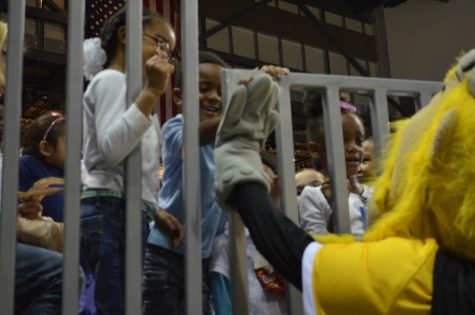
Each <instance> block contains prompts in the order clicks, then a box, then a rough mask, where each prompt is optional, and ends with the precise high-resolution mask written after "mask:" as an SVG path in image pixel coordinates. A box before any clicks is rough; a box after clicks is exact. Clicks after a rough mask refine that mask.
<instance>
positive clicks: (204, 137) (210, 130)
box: [199, 116, 221, 146]
mask: <svg viewBox="0 0 475 315" xmlns="http://www.w3.org/2000/svg"><path fill="white" fill-rule="evenodd" d="M220 122H221V116H220V117H216V118H212V119H207V120H205V121H202V122H201V123H200V127H199V128H200V129H199V132H200V146H203V145H207V144H209V143H212V142H214V140H215V138H216V131H217V130H218V127H219V123H220Z"/></svg>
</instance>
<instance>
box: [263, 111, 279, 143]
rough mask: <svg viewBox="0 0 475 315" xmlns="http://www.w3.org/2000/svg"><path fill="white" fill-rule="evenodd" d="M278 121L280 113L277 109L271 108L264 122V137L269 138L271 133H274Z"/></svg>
mask: <svg viewBox="0 0 475 315" xmlns="http://www.w3.org/2000/svg"><path fill="white" fill-rule="evenodd" d="M278 123H279V113H277V112H276V111H275V110H271V111H270V112H269V114H268V115H267V119H266V121H265V122H264V139H267V138H268V137H269V135H270V134H271V133H272V131H273V130H274V129H275V126H277V124H278ZM264 141H265V140H264Z"/></svg>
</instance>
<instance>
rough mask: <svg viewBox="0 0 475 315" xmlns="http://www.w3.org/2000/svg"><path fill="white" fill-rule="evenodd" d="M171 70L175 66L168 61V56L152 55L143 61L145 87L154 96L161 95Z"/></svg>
mask: <svg viewBox="0 0 475 315" xmlns="http://www.w3.org/2000/svg"><path fill="white" fill-rule="evenodd" d="M173 71H175V67H174V66H173V65H172V64H170V63H169V62H168V58H164V57H161V56H159V55H154V56H153V57H152V58H150V59H149V60H147V62H146V63H145V84H144V87H145V89H148V90H149V91H151V92H153V93H154V94H155V95H156V96H160V95H162V94H163V93H164V92H165V89H166V88H167V85H168V81H169V80H170V76H171V75H172V73H173Z"/></svg>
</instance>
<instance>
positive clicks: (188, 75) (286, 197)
mask: <svg viewBox="0 0 475 315" xmlns="http://www.w3.org/2000/svg"><path fill="white" fill-rule="evenodd" d="M84 3H85V2H84V1H70V2H69V22H68V23H69V24H68V28H69V29H68V58H67V76H66V77H67V90H66V119H67V122H68V123H67V129H66V141H67V145H66V162H65V163H66V164H65V180H66V187H65V246H64V247H65V250H64V273H63V279H64V285H63V314H75V313H76V312H77V309H78V296H79V291H78V290H79V289H78V288H79V285H78V265H79V232H80V230H79V203H80V176H79V174H80V173H79V172H80V166H79V165H80V164H79V160H80V149H81V148H80V145H81V137H82V133H81V127H82V119H81V117H82V90H83V83H82V82H83V81H82V80H83V79H82V55H81V54H82V49H81V47H82V41H83V36H84V12H85V7H84V6H85V4H84ZM181 8H182V12H181V14H182V17H181V21H182V26H181V30H182V34H181V47H182V49H183V54H182V56H183V67H182V68H183V71H184V75H183V78H184V82H183V83H184V84H183V86H184V91H185V93H184V104H185V107H184V111H183V114H184V119H185V121H186V124H185V127H184V151H185V155H184V156H185V157H184V185H185V186H184V188H185V194H184V198H185V200H184V205H185V209H186V213H185V235H186V244H185V277H186V290H185V295H186V310H187V314H196V310H200V309H202V299H201V281H202V277H201V250H200V249H201V225H200V222H201V218H200V211H199V210H200V209H199V206H197V205H200V187H199V185H197V183H198V182H199V178H200V167H199V159H196V157H197V156H199V144H198V129H199V121H198V117H199V112H198V110H199V109H198V106H196V104H198V3H197V1H194V0H182V1H181ZM141 12H142V0H129V1H127V56H133V57H131V58H127V87H128V88H127V103H128V104H131V103H132V100H133V99H134V98H135V96H136V95H137V92H138V91H139V89H140V87H141V78H142V60H141V56H142V54H141V45H142V42H141V38H142V37H141V36H134V35H136V34H141V32H142V23H141V19H142V14H141ZM8 13H9V14H8V23H9V34H8V54H7V64H8V67H7V76H6V77H7V89H6V104H5V105H6V111H5V128H4V136H3V139H4V160H3V177H2V181H3V183H8V184H4V185H2V196H3V198H2V205H1V209H3V210H2V211H1V212H0V214H1V217H0V220H1V221H0V255H1V256H0V296H1V299H0V309H1V310H2V314H13V308H14V303H13V301H14V279H15V278H14V276H15V241H16V224H15V221H16V206H17V199H16V194H17V189H18V152H19V139H20V128H19V126H20V114H21V106H19V104H21V95H22V67H23V62H22V58H19V57H18V56H21V55H22V54H23V37H24V21H25V0H15V1H9V7H8ZM251 73H252V72H250V71H247V70H225V71H223V78H222V82H223V86H222V89H223V102H226V100H228V99H229V96H230V94H231V93H232V89H233V88H234V87H235V86H236V84H238V82H239V79H240V78H243V77H247V76H249V75H250V74H251ZM280 86H281V88H282V89H281V94H280V98H279V104H278V111H279V113H280V118H281V122H280V124H279V126H278V128H277V132H276V136H277V149H278V165H279V175H280V178H281V180H280V183H281V192H282V208H283V209H284V211H285V212H286V213H287V215H288V216H289V217H290V218H291V219H292V220H294V222H297V217H298V216H297V204H296V196H295V180H294V167H293V165H294V164H293V134H292V129H293V128H292V117H291V107H290V106H291V104H290V88H291V87H292V86H306V87H314V88H317V89H321V90H322V92H323V93H324V96H325V97H324V123H325V129H326V130H327V132H326V133H325V135H326V136H325V137H326V138H325V140H326V143H327V148H328V161H329V173H330V177H331V183H332V191H334V192H335V193H334V194H332V196H333V209H337V211H335V214H336V215H335V218H336V227H337V231H338V232H349V231H350V228H349V227H350V224H349V217H348V203H347V199H346V195H345V189H346V188H345V187H346V183H345V178H346V174H345V168H344V153H343V140H342V129H341V122H340V121H341V115H340V111H339V110H338V108H339V106H338V99H339V97H338V94H339V90H340V89H345V90H352V91H357V92H358V93H364V94H367V95H368V96H369V97H370V98H371V100H372V102H371V104H370V106H371V121H372V128H373V133H374V138H375V143H376V147H377V150H378V151H380V150H381V147H382V145H383V143H384V141H385V138H386V135H387V133H388V128H387V125H388V113H387V96H388V95H392V94H398V95H401V94H409V95H412V96H415V97H416V99H417V100H418V104H426V103H427V102H428V101H429V99H430V98H431V96H432V95H433V94H434V93H435V92H437V91H438V90H439V89H440V87H441V84H439V83H433V82H421V81H402V80H390V79H375V78H360V77H344V76H326V75H316V74H301V73H292V74H290V75H288V76H287V77H285V78H284V79H282V80H281V81H280ZM419 107H420V106H419ZM140 173H141V172H140V152H139V150H135V151H134V152H133V153H132V154H131V155H129V158H128V161H127V176H126V178H127V181H126V195H127V203H126V207H127V209H129V208H130V207H133V206H134V205H136V204H137V203H139V202H140V199H141V197H140V196H141V192H140V187H141V184H140V183H141V179H140ZM140 220H141V219H140V213H138V212H137V213H135V212H134V211H129V210H127V217H126V221H127V222H126V231H127V235H126V313H127V314H129V315H132V314H133V315H135V314H139V313H140V309H141V279H142V277H141V272H142V261H141V248H140V246H137V244H141V235H142V233H141V224H140ZM231 231H232V235H233V237H234V239H233V240H234V241H233V244H232V246H231V248H232V253H231V256H230V257H231V259H230V261H231V262H232V263H233V267H232V270H233V272H232V275H233V279H232V284H233V299H234V301H235V303H233V310H234V313H235V314H245V313H247V312H248V310H249V308H248V293H247V278H246V275H247V270H246V258H245V257H246V256H245V255H246V254H245V246H246V245H245V235H244V233H243V226H242V223H241V222H240V220H238V218H237V217H236V216H233V217H232V224H231ZM238 258H239V259H238ZM288 292H289V294H288V295H289V301H290V303H289V307H290V308H289V310H290V312H289V314H301V313H302V305H301V298H300V294H299V292H298V291H297V290H295V289H294V288H290V290H288Z"/></svg>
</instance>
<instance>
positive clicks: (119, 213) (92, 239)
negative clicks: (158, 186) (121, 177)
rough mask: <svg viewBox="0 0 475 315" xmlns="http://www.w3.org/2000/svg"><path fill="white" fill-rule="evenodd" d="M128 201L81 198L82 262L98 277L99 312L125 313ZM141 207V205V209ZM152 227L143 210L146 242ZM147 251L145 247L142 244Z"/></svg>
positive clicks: (110, 314)
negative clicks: (126, 213)
mask: <svg viewBox="0 0 475 315" xmlns="http://www.w3.org/2000/svg"><path fill="white" fill-rule="evenodd" d="M124 208H125V200H124V199H123V198H117V197H104V196H96V197H91V198H87V199H83V200H82V201H81V255H82V257H81V261H83V262H86V264H87V267H88V268H90V270H91V271H92V272H93V274H94V276H95V279H96V288H95V293H94V299H95V302H96V309H97V314H99V315H102V314H107V315H121V314H124V312H125V310H124V296H125V292H124V287H125V286H124V281H125V209H124ZM140 208H141V206H140V205H137V211H140ZM148 232H149V227H148V223H147V215H146V213H145V212H142V244H137V245H138V246H141V245H142V246H143V245H144V244H145V243H146V240H147V237H148ZM142 249H143V253H144V252H145V247H144V246H143V247H142Z"/></svg>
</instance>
